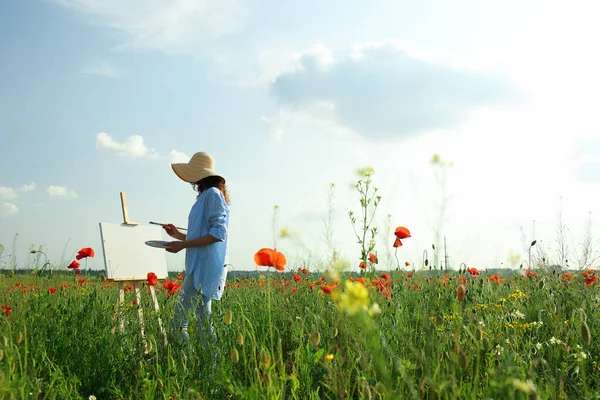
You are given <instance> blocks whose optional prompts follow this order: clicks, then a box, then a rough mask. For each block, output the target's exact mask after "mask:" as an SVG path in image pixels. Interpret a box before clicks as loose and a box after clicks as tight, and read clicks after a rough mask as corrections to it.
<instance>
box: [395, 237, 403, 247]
mask: <svg viewBox="0 0 600 400" xmlns="http://www.w3.org/2000/svg"><path fill="white" fill-rule="evenodd" d="M400 246H402V241H401V240H400V239H398V238H396V240H394V247H400Z"/></svg>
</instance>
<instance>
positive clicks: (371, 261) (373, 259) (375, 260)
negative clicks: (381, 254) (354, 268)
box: [369, 253, 377, 264]
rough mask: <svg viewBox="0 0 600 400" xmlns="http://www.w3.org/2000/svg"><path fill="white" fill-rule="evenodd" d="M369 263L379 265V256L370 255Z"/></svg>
mask: <svg viewBox="0 0 600 400" xmlns="http://www.w3.org/2000/svg"><path fill="white" fill-rule="evenodd" d="M369 262H370V263H372V264H377V256H376V255H375V254H373V253H369Z"/></svg>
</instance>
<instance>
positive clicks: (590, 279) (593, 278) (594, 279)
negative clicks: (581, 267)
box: [585, 275, 598, 286]
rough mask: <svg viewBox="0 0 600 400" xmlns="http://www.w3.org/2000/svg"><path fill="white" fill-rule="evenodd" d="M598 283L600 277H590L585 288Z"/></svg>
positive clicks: (587, 278) (586, 280)
mask: <svg viewBox="0 0 600 400" xmlns="http://www.w3.org/2000/svg"><path fill="white" fill-rule="evenodd" d="M596 282H598V277H597V276H596V275H588V276H586V278H585V286H592V285H595V284H596Z"/></svg>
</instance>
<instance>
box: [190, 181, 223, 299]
mask: <svg viewBox="0 0 600 400" xmlns="http://www.w3.org/2000/svg"><path fill="white" fill-rule="evenodd" d="M228 228H229V207H228V206H227V203H225V197H224V196H223V193H222V192H221V191H220V190H219V189H217V188H214V187H212V188H209V189H206V190H205V191H203V192H202V193H201V194H200V196H198V199H197V200H196V202H195V203H194V205H193V206H192V209H191V210H190V215H189V216H188V232H187V236H186V240H193V239H197V238H201V237H203V236H206V235H211V236H213V237H215V238H216V239H219V240H220V242H216V243H213V244H209V245H208V246H201V247H188V248H187V249H186V252H185V272H186V274H192V275H193V277H194V287H195V288H196V290H201V291H202V294H203V295H205V296H208V297H210V298H213V299H217V300H219V299H221V296H222V295H223V290H224V289H225V280H226V279H227V267H225V263H226V259H227V255H228V236H229V235H228Z"/></svg>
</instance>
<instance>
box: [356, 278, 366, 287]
mask: <svg viewBox="0 0 600 400" xmlns="http://www.w3.org/2000/svg"><path fill="white" fill-rule="evenodd" d="M356 282H358V283H361V284H363V285H364V284H365V278H363V277H362V276H361V277H359V278H356Z"/></svg>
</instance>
